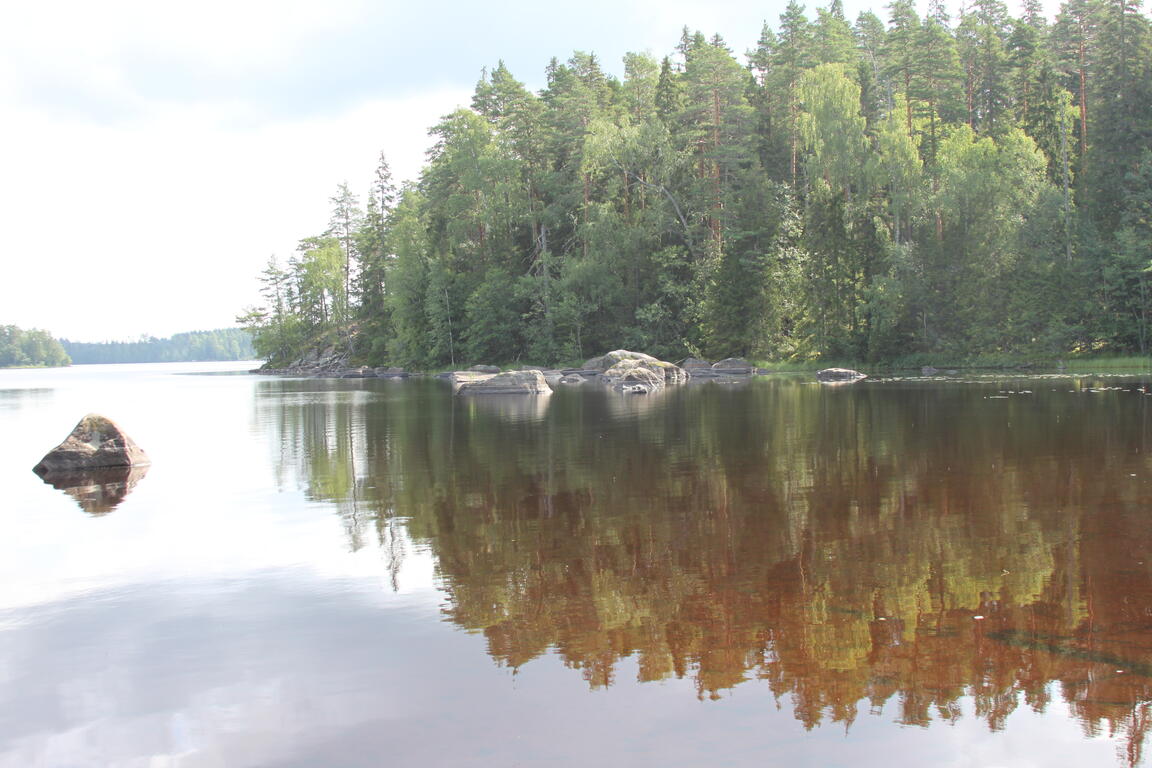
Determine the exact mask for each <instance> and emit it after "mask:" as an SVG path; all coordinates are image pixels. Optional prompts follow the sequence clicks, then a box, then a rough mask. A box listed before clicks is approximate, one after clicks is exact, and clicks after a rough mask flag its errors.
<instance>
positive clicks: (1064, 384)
mask: <svg viewBox="0 0 1152 768" xmlns="http://www.w3.org/2000/svg"><path fill="white" fill-rule="evenodd" d="M1104 385H1112V386H1114V384H1111V383H1110V382H1094V381H1088V380H1081V381H1074V380H1069V379H1052V380H1035V381H1030V382H1026V383H1013V382H1007V383H999V384H997V383H986V384H977V383H968V384H950V385H938V384H937V385H931V384H915V383H903V384H901V383H877V384H867V385H859V386H856V387H854V388H851V389H842V390H835V391H833V390H828V389H821V388H820V387H819V386H817V385H812V384H809V383H807V382H801V381H798V380H796V381H788V380H775V381H758V382H755V383H753V384H752V385H750V386H745V387H739V388H725V387H724V386H718V385H707V386H701V387H689V388H687V389H684V390H680V391H675V392H669V393H667V394H666V395H664V396H662V397H654V398H634V399H631V400H629V399H625V398H619V397H617V396H614V395H610V394H608V393H601V392H572V393H558V394H556V395H554V396H552V397H551V398H549V399H515V398H494V399H488V400H485V399H480V398H475V399H463V398H455V399H454V398H452V396H451V394H450V393H449V392H448V390H447V389H446V388H442V387H440V386H438V385H437V384H436V383H434V382H427V383H421V382H408V383H404V384H397V383H389V382H339V383H331V382H329V383H318V382H313V381H291V380H285V381H269V382H265V383H263V385H262V387H261V389H260V392H259V395H258V399H257V413H258V416H259V418H261V419H264V420H266V421H268V422H270V423H271V424H273V425H274V426H275V427H276V430H277V431H278V434H279V438H280V439H279V440H278V441H277V442H275V443H274V446H275V449H276V450H279V451H281V456H280V459H281V461H280V462H279V466H280V471H281V473H282V479H283V481H284V482H291V481H292V480H293V478H295V479H297V480H298V481H299V482H300V483H302V484H303V485H304V486H305V487H306V489H307V492H308V494H309V495H310V496H311V497H313V498H315V499H317V500H323V501H326V502H330V503H332V504H334V505H335V506H336V508H337V509H338V510H339V511H340V514H341V517H342V519H343V520H344V524H345V526H346V528H347V530H348V536H349V542H350V545H351V546H352V547H353V548H358V547H361V546H364V545H365V543H366V542H368V541H371V540H372V539H375V541H376V542H377V543H378V544H379V545H380V546H381V547H382V548H383V550H384V552H385V555H386V556H387V557H388V558H389V562H390V563H392V565H393V567H394V568H395V567H397V564H398V562H399V559H400V558H402V556H403V552H404V548H405V547H406V546H409V543H411V542H414V543H416V544H417V545H420V546H427V547H429V548H430V549H431V551H432V553H433V554H434V555H435V558H436V562H437V564H438V566H437V567H438V574H439V578H440V582H441V587H442V588H443V590H444V591H445V592H446V593H447V595H448V598H449V599H448V605H449V607H448V608H447V609H446V611H447V613H448V615H449V617H450V618H451V620H452V621H453V622H455V623H457V624H458V625H460V626H461V627H464V628H467V629H469V630H478V631H482V632H483V633H484V635H485V636H486V638H487V642H488V647H489V652H490V654H491V655H492V657H493V658H494V659H495V660H496V661H497V662H498V663H500V664H504V665H507V666H509V667H513V668H514V667H518V666H520V665H522V664H525V663H527V662H529V661H530V660H532V659H533V658H535V657H537V656H540V655H541V654H544V653H545V652H547V651H549V650H550V649H552V650H555V652H556V653H558V654H559V655H560V656H561V657H562V658H563V660H564V661H565V663H566V664H567V665H568V666H570V667H572V668H573V669H574V670H578V671H579V673H580V674H581V675H583V677H584V678H585V679H586V680H587V681H588V683H589V685H591V686H593V687H598V686H609V685H611V684H612V683H613V681H614V679H615V676H616V674H617V670H618V667H619V662H620V659H621V658H623V657H634V658H635V659H636V660H637V663H638V667H639V677H640V679H641V680H643V681H650V680H661V679H665V678H668V677H670V676H676V677H684V678H689V679H691V680H693V681H694V682H695V685H696V688H697V690H698V692H699V695H700V696H701V697H718V696H720V695H721V694H722V692H723V691H725V690H726V689H729V688H731V687H733V686H735V685H738V684H740V683H742V682H744V681H747V680H751V679H758V680H762V681H764V683H766V684H767V685H769V686H771V689H772V690H773V691H774V692H775V694H776V695H777V697H779V698H780V699H781V700H785V701H788V702H789V703H790V705H791V707H792V708H793V710H794V712H795V716H796V717H797V718H798V719H799V720H801V721H802V722H803V723H804V724H805V726H806V727H808V728H813V727H816V726H818V725H821V724H825V723H830V722H831V723H842V724H845V725H847V724H851V723H852V721H853V720H854V718H856V717H857V712H858V711H860V709H861V708H860V706H859V704H860V702H862V701H864V702H867V703H868V706H869V707H870V708H871V710H872V711H874V712H878V711H879V710H880V709H881V708H885V711H886V712H887V713H891V712H893V711H896V712H898V719H899V721H900V722H901V723H903V724H907V725H920V726H923V725H927V724H928V723H929V722H931V721H932V720H934V719H940V720H955V719H956V718H958V717H960V712H961V702H962V701H963V700H964V699H966V698H970V700H971V702H972V703H973V705H974V707H975V711H976V713H977V715H978V716H979V717H980V718H982V719H983V720H984V721H986V722H987V724H988V726H989V727H990V728H992V729H1000V728H1003V727H1004V725H1005V721H1006V718H1007V717H1008V716H1009V715H1010V714H1011V713H1012V712H1013V711H1015V710H1016V709H1017V708H1019V707H1031V708H1033V709H1036V710H1038V711H1044V710H1045V709H1046V708H1047V707H1048V706H1049V704H1050V702H1051V701H1052V699H1054V698H1059V699H1062V700H1063V701H1065V702H1067V703H1068V705H1069V706H1070V707H1071V708H1072V710H1073V711H1074V713H1075V714H1076V716H1077V717H1078V718H1079V720H1080V722H1081V723H1082V724H1083V727H1084V729H1085V730H1086V732H1089V733H1113V734H1116V733H1119V734H1123V735H1124V736H1125V739H1124V741H1125V743H1126V744H1127V745H1128V754H1127V755H1126V759H1127V761H1128V762H1130V763H1132V764H1135V763H1137V762H1139V760H1140V757H1141V755H1140V749H1141V745H1142V744H1143V741H1144V736H1145V734H1146V732H1147V730H1148V727H1149V716H1150V713H1149V702H1150V701H1152V563H1150V560H1149V559H1148V556H1149V555H1150V554H1152V525H1150V524H1149V514H1150V506H1149V501H1150V495H1152V491H1150V489H1152V462H1150V461H1149V458H1148V449H1149V447H1150V446H1149V439H1148V438H1149V433H1148V420H1149V411H1148V409H1149V408H1150V407H1152V398H1149V397H1148V396H1146V395H1145V394H1144V393H1143V391H1142V390H1141V389H1139V388H1138V387H1136V386H1135V385H1130V386H1126V387H1123V388H1119V389H1109V390H1107V391H1095V392H1093V391H1090V390H1091V389H1092V388H1093V387H1100V386H1104ZM1025 387H1027V388H1030V389H1031V391H1030V392H1028V393H1023V394H1021V393H1020V392H1021V390H1022V389H1023V388H1025ZM1070 390H1071V391H1070ZM1009 392H1011V394H1008V393H1009ZM394 573H395V571H394Z"/></svg>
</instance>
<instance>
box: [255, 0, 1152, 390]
mask: <svg viewBox="0 0 1152 768" xmlns="http://www.w3.org/2000/svg"><path fill="white" fill-rule="evenodd" d="M623 64H624V67H623V77H619V78H618V77H616V76H613V75H611V74H608V73H607V72H606V71H605V70H604V68H603V66H602V64H601V62H600V61H599V60H598V59H597V58H596V56H594V55H592V54H587V53H582V52H577V53H575V54H573V55H572V56H571V57H570V58H569V59H568V60H567V61H563V62H562V61H559V60H556V59H554V60H553V61H552V62H551V63H550V64H549V65H548V67H547V71H546V76H547V85H546V86H545V87H544V88H543V89H542V90H540V91H539V92H538V93H534V92H531V91H530V90H528V89H527V88H526V87H525V86H524V85H523V84H522V83H521V82H520V81H518V80H517V79H516V78H515V77H514V76H513V74H512V73H511V72H509V71H508V69H507V68H506V67H505V66H504V65H503V63H498V64H497V65H496V66H495V67H494V68H492V69H491V70H490V71H486V72H484V73H483V74H482V77H481V78H480V81H479V82H478V83H477V86H476V89H475V93H474V96H473V100H472V105H471V107H470V108H466V109H458V110H456V111H455V112H452V113H451V114H449V115H446V116H445V117H444V118H443V119H442V120H441V122H440V123H439V124H437V125H436V126H434V127H432V128H431V135H432V136H433V137H434V138H435V144H434V146H433V148H432V149H431V150H430V151H429V153H428V158H427V164H426V166H425V168H424V170H423V172H422V174H421V176H420V179H419V180H418V181H417V182H414V183H410V184H406V185H404V186H402V187H401V188H397V187H396V185H394V183H393V181H392V178H391V174H390V172H389V168H388V164H387V162H386V160H385V157H384V156H383V155H382V156H381V158H380V162H379V167H378V168H377V170H376V174H375V178H374V182H373V184H372V187H371V189H369V190H368V191H367V196H366V201H365V204H364V207H363V208H361V203H360V198H359V196H358V195H357V194H356V193H355V192H353V190H351V189H350V188H349V187H348V186H347V185H346V184H343V185H340V186H339V188H338V190H337V192H336V194H335V195H334V196H333V197H332V198H331V199H330V203H331V206H332V207H331V211H332V214H331V220H330V226H329V227H328V229H327V230H326V231H325V232H322V233H317V234H314V235H312V236H308V237H305V238H304V239H302V240H301V241H300V245H299V247H298V249H297V250H296V252H295V253H294V254H292V255H291V256H290V257H289V258H287V259H286V260H284V261H280V260H278V259H275V258H273V259H271V260H270V261H269V263H268V266H267V268H266V269H265V271H264V272H263V273H262V275H261V278H260V281H261V286H262V290H261V292H262V299H263V301H262V303H261V305H260V306H257V307H253V308H251V309H249V310H247V311H246V312H245V314H244V315H243V316H242V318H240V319H241V321H242V322H243V323H244V324H245V325H246V326H247V327H248V328H250V329H251V330H252V331H253V332H254V335H255V345H256V351H257V353H258V354H259V355H260V356H262V357H265V358H267V359H269V360H270V361H271V362H272V363H273V364H276V365H284V364H287V363H289V362H290V361H292V360H293V359H295V358H297V357H299V356H301V355H302V354H303V353H304V352H306V351H307V350H309V349H315V348H318V347H325V346H330V345H333V346H336V347H344V348H349V349H351V351H352V354H353V356H354V357H356V358H358V359H360V360H362V361H364V362H367V363H373V364H381V363H385V362H387V363H390V364H399V365H408V366H414V367H437V366H444V365H460V364H464V363H473V362H511V361H516V360H521V361H532V362H538V363H552V362H562V361H567V360H579V359H582V358H584V357H587V356H589V355H591V354H594V353H600V352H602V351H604V350H606V349H613V348H618V347H627V348H630V349H643V350H645V351H647V352H650V353H652V354H656V355H658V356H661V357H663V358H665V359H679V358H681V357H684V356H685V355H688V354H693V355H699V356H704V357H710V358H720V357H726V356H736V355H738V356H746V357H751V358H754V359H760V360H767V359H794V358H820V359H841V360H855V361H872V362H879V361H883V362H898V361H903V362H909V363H912V362H931V361H935V360H943V359H948V360H961V359H970V358H973V357H976V356H997V355H999V356H1021V357H1029V356H1049V357H1057V356H1064V355H1074V354H1086V353H1100V352H1107V353H1139V354H1147V353H1148V352H1149V343H1150V340H1149V327H1148V313H1149V303H1150V298H1149V296H1148V274H1147V272H1146V270H1147V269H1148V267H1149V259H1150V258H1152V34H1150V29H1149V20H1148V18H1147V17H1146V16H1145V14H1144V13H1143V12H1142V11H1141V9H1140V7H1139V3H1138V2H1132V1H1131V0H1069V2H1067V3H1065V4H1064V5H1063V7H1062V8H1061V11H1060V13H1059V14H1058V15H1057V17H1056V18H1055V19H1054V20H1048V19H1046V18H1045V16H1044V15H1043V12H1042V9H1041V6H1040V3H1039V2H1038V0H1024V6H1023V8H1022V9H1021V15H1020V16H1019V17H1013V16H1011V15H1010V14H1009V11H1008V8H1007V7H1006V6H1005V4H1004V3H1002V2H999V0H977V1H976V2H974V3H973V4H971V5H970V6H968V7H967V8H966V9H965V10H964V11H963V12H962V13H959V14H957V15H956V16H955V17H953V16H951V15H950V12H949V9H948V8H946V7H945V6H944V4H943V3H942V2H941V0H930V3H929V5H928V7H927V9H926V13H925V14H924V15H923V16H921V15H920V14H919V13H918V11H917V8H916V6H915V5H914V4H913V3H911V2H908V0H895V1H894V2H892V3H891V4H890V5H888V6H887V8H886V11H885V15H884V17H881V15H879V14H877V13H874V12H864V13H861V14H860V15H859V16H858V17H857V18H856V19H855V20H854V21H850V20H848V19H847V18H846V17H845V15H844V11H843V7H842V5H841V3H840V0H832V2H831V3H830V4H829V5H828V6H827V7H821V8H817V9H816V14H815V19H812V18H809V16H808V15H807V14H806V13H805V9H804V7H803V6H802V5H799V4H798V3H796V2H792V3H790V4H789V6H788V7H787V9H786V10H785V12H784V13H783V14H782V15H781V16H780V18H779V20H778V22H777V23H776V24H775V25H769V24H766V25H765V26H764V29H763V30H762V33H761V36H760V38H759V43H758V44H757V45H756V47H755V48H754V49H753V50H751V51H748V52H747V53H746V54H745V55H744V56H740V57H738V56H737V55H736V54H735V53H734V52H733V51H732V50H731V49H730V48H729V47H728V46H727V45H726V44H725V42H724V41H723V40H722V39H720V38H719V37H712V38H706V37H705V36H704V35H703V34H701V33H699V32H697V33H691V32H689V30H687V29H685V31H684V34H683V36H682V38H681V40H680V41H679V43H678V44H677V45H676V46H675V51H674V52H673V53H671V54H670V55H668V56H666V57H664V58H663V59H657V58H655V57H653V56H651V55H649V54H634V53H632V54H628V55H627V56H625V58H624V62H623Z"/></svg>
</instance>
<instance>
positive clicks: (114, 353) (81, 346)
mask: <svg viewBox="0 0 1152 768" xmlns="http://www.w3.org/2000/svg"><path fill="white" fill-rule="evenodd" d="M61 343H62V344H63V345H64V349H65V350H67V352H68V354H69V355H71V357H72V362H74V363H77V364H85V363H178V362H203V361H211V360H251V359H253V358H254V357H255V355H256V353H255V351H254V350H253V349H252V336H251V334H249V333H248V332H247V331H245V330H242V329H240V328H220V329H217V330H214V331H191V332H189V333H176V334H173V335H172V337H171V338H167V339H157V338H153V337H151V336H146V337H144V338H142V339H140V340H139V341H101V342H80V341H69V340H67V339H62V340H61Z"/></svg>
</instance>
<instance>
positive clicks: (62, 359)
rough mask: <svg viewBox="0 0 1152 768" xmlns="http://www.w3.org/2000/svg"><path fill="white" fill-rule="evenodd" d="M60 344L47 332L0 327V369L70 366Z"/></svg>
mask: <svg viewBox="0 0 1152 768" xmlns="http://www.w3.org/2000/svg"><path fill="white" fill-rule="evenodd" d="M71 362H72V361H71V360H69V359H68V354H67V353H66V352H65V351H64V348H63V347H61V346H60V342H58V341H56V339H54V338H52V334H50V333H49V332H48V331H42V330H38V329H36V328H32V329H31V330H27V331H26V330H24V329H22V328H18V327H16V326H15V325H0V368H17V367H19V368H24V367H39V366H58V365H70V364H71Z"/></svg>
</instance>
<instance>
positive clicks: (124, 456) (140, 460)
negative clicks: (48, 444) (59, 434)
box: [32, 413, 152, 476]
mask: <svg viewBox="0 0 1152 768" xmlns="http://www.w3.org/2000/svg"><path fill="white" fill-rule="evenodd" d="M151 463H152V462H151V461H150V460H149V458H148V456H147V455H146V454H145V453H144V451H143V450H141V448H140V446H138V445H136V443H135V442H133V440H132V438H130V437H128V435H126V434H124V431H123V430H122V429H120V427H118V426H117V425H116V424H115V422H113V421H112V420H111V419H109V418H106V417H104V416H100V415H99V414H95V413H90V414H88V415H87V416H85V417H84V418H82V419H80V423H79V424H77V425H76V428H75V429H73V430H72V434H70V435H68V437H67V439H65V440H64V442H62V443H60V445H58V446H56V447H55V448H53V449H52V450H51V451H49V452H48V453H47V454H46V455H45V456H44V458H43V459H41V460H40V463H39V464H37V465H36V466H35V467H33V468H32V471H33V472H35V473H36V474H38V475H41V476H44V475H47V474H48V473H50V472H56V473H59V472H84V471H88V470H94V469H104V468H107V467H142V466H146V465H148V464H151Z"/></svg>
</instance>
